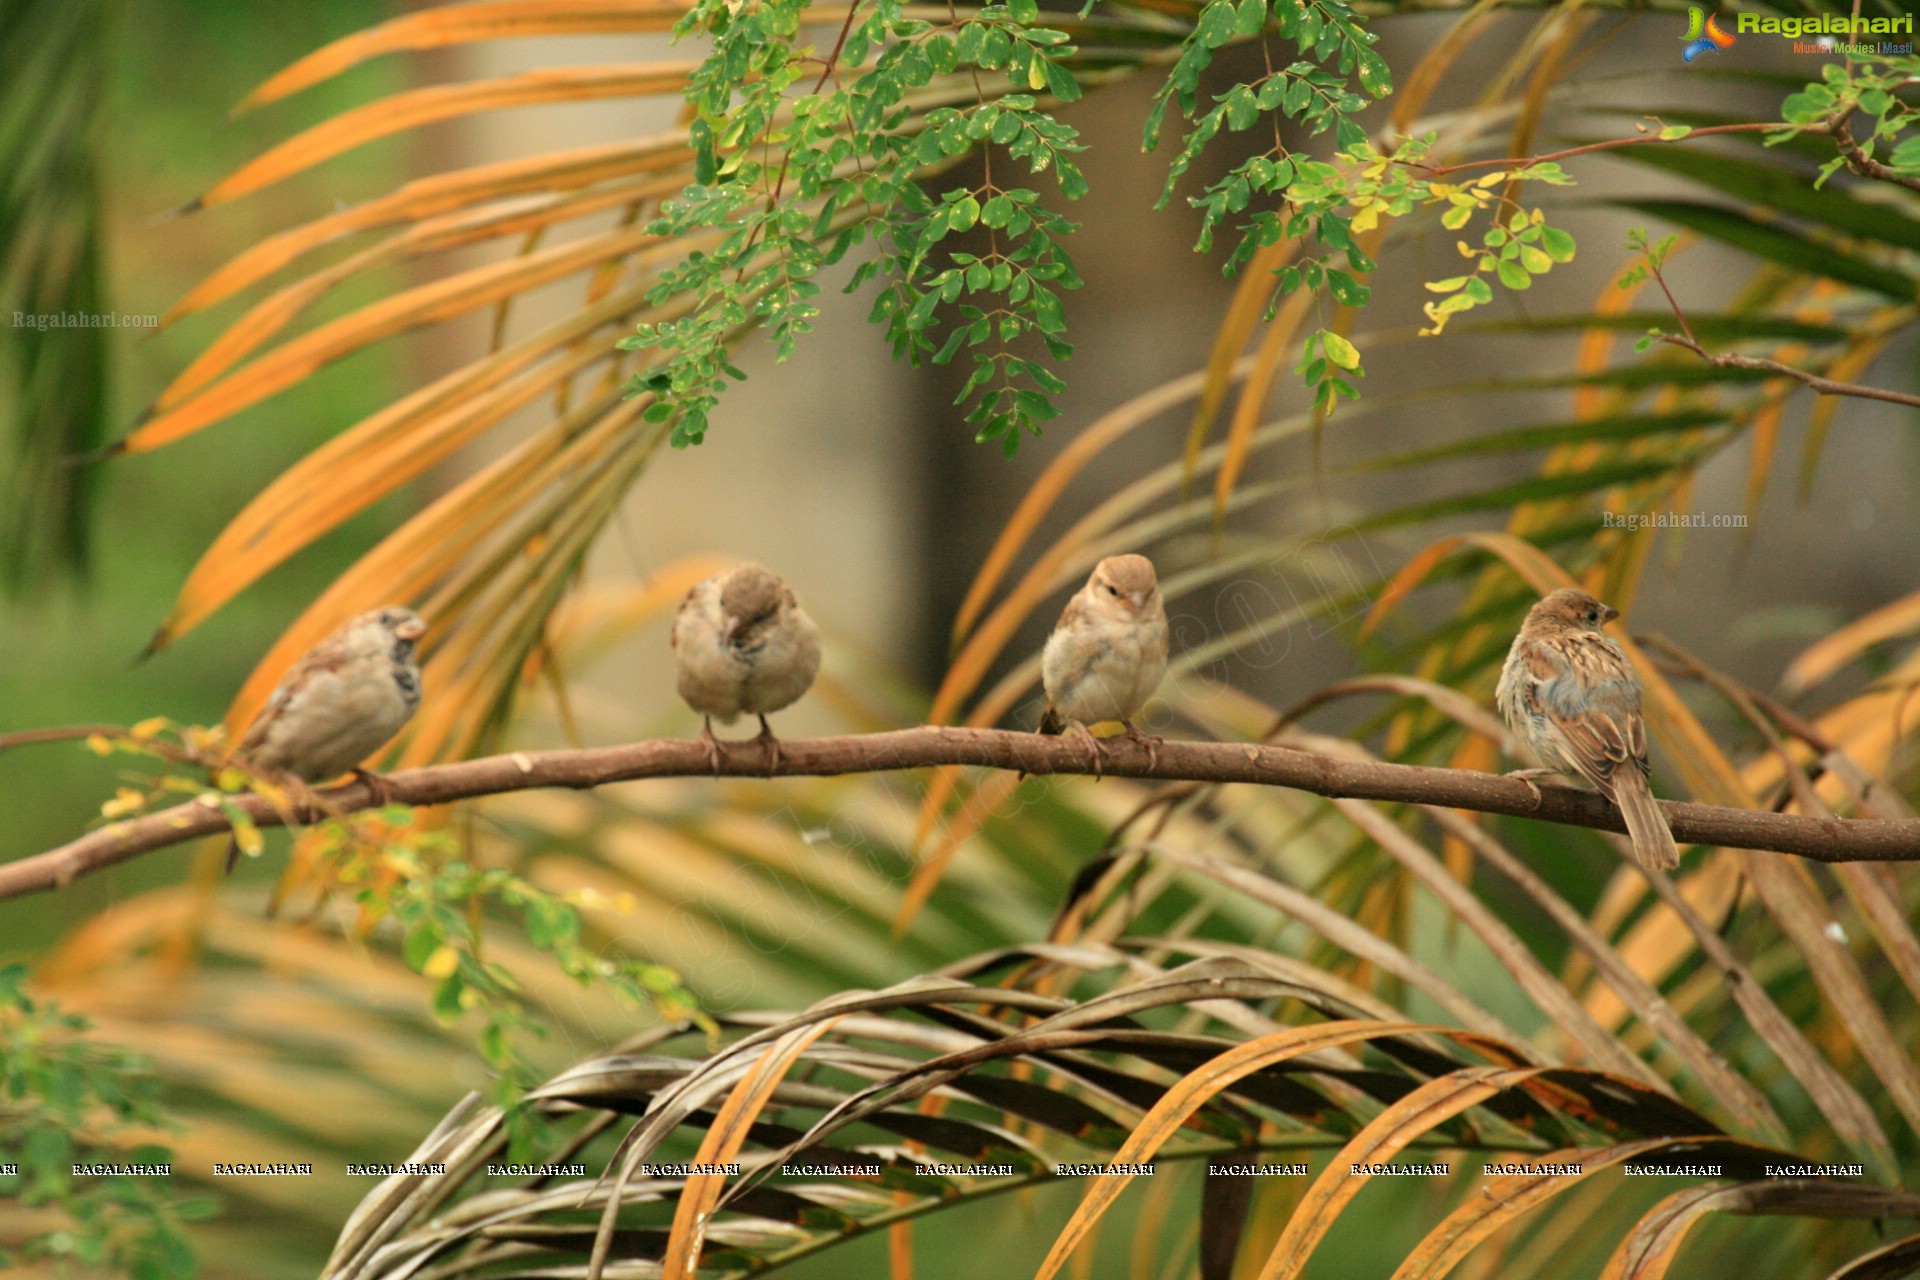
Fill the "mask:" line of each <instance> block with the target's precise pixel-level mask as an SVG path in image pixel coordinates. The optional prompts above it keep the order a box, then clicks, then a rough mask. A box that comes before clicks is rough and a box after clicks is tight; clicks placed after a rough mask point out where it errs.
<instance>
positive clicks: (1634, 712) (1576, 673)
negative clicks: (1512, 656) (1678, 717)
mask: <svg viewBox="0 0 1920 1280" xmlns="http://www.w3.org/2000/svg"><path fill="white" fill-rule="evenodd" d="M1545 647H1546V646H1536V649H1535V652H1534V653H1532V654H1530V655H1529V657H1528V661H1529V665H1530V666H1531V667H1532V669H1533V671H1534V672H1535V674H1536V677H1537V676H1538V673H1539V672H1540V670H1541V668H1542V667H1543V666H1545V667H1551V666H1553V665H1554V664H1553V662H1552V659H1551V658H1546V657H1544V656H1542V655H1541V654H1540V653H1539V649H1541V648H1545ZM1553 648H1554V649H1555V650H1556V655H1555V656H1557V657H1559V658H1560V659H1562V660H1563V661H1564V663H1565V666H1564V669H1563V670H1561V671H1559V672H1558V673H1556V674H1555V675H1554V676H1552V677H1550V678H1548V679H1545V680H1541V679H1538V678H1536V680H1535V681H1534V683H1533V685H1532V692H1531V696H1532V697H1533V698H1534V699H1535V700H1536V702H1537V705H1538V706H1539V708H1540V710H1541V711H1542V712H1543V713H1544V714H1545V716H1546V718H1547V720H1548V721H1549V722H1550V723H1551V724H1552V725H1553V727H1554V728H1555V729H1556V730H1558V731H1559V735H1560V740H1561V742H1562V744H1563V745H1564V748H1565V750H1566V752H1567V756H1568V761H1569V763H1571V764H1573V765H1574V766H1575V767H1577V768H1578V769H1579V771H1580V773H1581V774H1582V775H1583V776H1585V777H1586V778H1587V779H1588V780H1589V781H1591V782H1592V783H1593V784H1594V785H1595V786H1597V787H1599V788H1600V789H1601V790H1602V791H1604V792H1606V793H1607V795H1608V796H1611V795H1612V794H1613V776H1614V774H1615V772H1616V771H1617V770H1618V769H1619V768H1620V766H1621V765H1623V764H1625V763H1627V762H1628V761H1632V762H1633V764H1634V766H1635V767H1636V768H1638V769H1639V770H1640V771H1641V772H1642V773H1646V772H1647V771H1648V764H1647V726H1646V721H1645V719H1644V718H1643V717H1642V716H1641V714H1640V691H1639V686H1638V685H1637V684H1636V683H1635V682H1634V679H1633V673H1632V672H1631V671H1630V670H1629V669H1628V667H1627V660H1626V655H1625V654H1623V653H1621V652H1620V651H1619V650H1618V649H1617V648H1615V647H1614V646H1613V645H1612V644H1611V643H1610V642H1608V641H1606V640H1604V639H1598V640H1596V639H1593V638H1589V637H1570V638H1568V639H1566V640H1564V641H1562V642H1560V643H1558V644H1555V645H1554V646H1553Z"/></svg>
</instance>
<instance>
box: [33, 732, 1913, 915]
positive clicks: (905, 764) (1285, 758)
mask: <svg viewBox="0 0 1920 1280" xmlns="http://www.w3.org/2000/svg"><path fill="white" fill-rule="evenodd" d="M1104 755H1105V761H1104V769H1105V772H1106V773H1108V774H1110V775H1112V776H1114V777H1122V778H1150V779H1155V780H1159V781H1168V782H1172V781H1184V782H1241V783H1252V784H1255V785H1262V786H1277V787H1291V788H1293V789H1295V790H1298V791H1307V792H1311V793H1313V794H1314V795H1320V796H1327V797H1329V798H1347V797H1352V798H1355V799H1362V800H1386V801H1401V802H1405V803H1409V804H1428V805H1444V806H1446V807H1448V808H1453V809H1470V810H1474V811H1476V812H1479V813H1493V814H1504V815H1507V816H1510V817H1522V818H1538V819H1540V820H1541V821H1544V822H1555V823H1559V824H1561V825H1564V826H1575V827H1591V828H1593V829H1595V830H1598V831H1615V832H1621V831H1625V830H1626V825H1625V824H1624V823H1623V822H1622V821H1621V819H1620V814H1619V811H1618V810H1616V809H1615V808H1614V807H1613V806H1612V805H1611V804H1609V803H1608V802H1607V801H1606V800H1604V799H1602V798H1601V797H1600V796H1598V795H1595V794H1593V793H1592V792H1588V791H1579V790H1575V789H1573V788H1570V787H1556V786H1546V787H1540V788H1538V790H1537V791H1536V790H1535V789H1534V788H1533V787H1532V786H1530V785H1529V784H1528V783H1526V782H1524V781H1522V780H1520V779H1518V778H1508V777H1503V776H1501V775H1499V774H1493V773H1479V772H1475V771H1472V770H1467V769H1438V768H1429V767H1426V766H1421V765H1405V764H1386V763H1379V762H1369V761H1351V760H1336V759H1333V758H1331V757H1328V756H1322V755H1315V754H1313V753H1311V752H1306V751H1300V750H1296V749H1294V748H1291V747H1276V746H1259V745H1256V744H1254V743H1246V742H1165V743H1162V744H1160V746H1159V748H1158V751H1157V765H1156V766H1152V767H1150V766H1149V763H1148V753H1147V750H1146V748H1145V746H1144V745H1142V744H1140V743H1135V742H1130V741H1128V740H1126V739H1123V738H1116V739H1111V740H1109V741H1108V742H1107V743H1106V744H1105V747H1104ZM768 764H769V760H768V756H767V749H766V747H765V746H764V745H762V744H760V743H758V742H755V741H744V742H735V743H731V744H727V746H726V754H725V756H724V757H723V758H722V761H721V766H720V772H721V774H722V775H725V776H732V777H755V776H759V777H764V776H767V775H768V774H769V769H768ZM934 765H975V766H979V767H982V768H989V769H1018V770H1022V771H1024V772H1026V773H1031V774H1084V773H1089V772H1091V771H1092V764H1091V761H1090V760H1089V757H1088V753H1087V748H1086V744H1085V743H1084V742H1083V741H1078V740H1075V739H1073V738H1046V737H1041V736H1039V735H1038V734H1032V733H1015V732H1011V731H1008V730H1003V729H954V728H946V727H940V726H927V727H924V728H918V729H901V730H898V731H896V732H892V733H871V734H861V735H857V736H852V737H840V738H814V739H810V740H807V741H804V742H784V743H782V744H781V745H780V766H779V768H778V769H777V770H774V771H772V772H773V773H775V774H777V775H778V776H782V777H795V776H815V777H818V776H831V775H838V774H848V773H880V772H886V771H890V770H895V769H923V768H927V767H929V766H934ZM708 772H709V767H708V763H707V752H706V748H705V746H704V745H702V744H701V742H700V741H699V740H698V739H695V738H673V739H660V740H655V741H652V742H634V743H629V744H627V745H625V746H617V747H593V748H588V749H586V750H576V751H543V752H514V753H512V754H509V755H502V756H488V757H486V758H484V759H480V760H463V761H459V762H456V763H454V764H441V765H431V766H428V767H426V768H422V769H408V770H406V771H405V772H402V773H395V774H390V775H388V776H387V777H386V779H385V782H386V790H387V791H388V792H389V793H390V798H391V799H392V800H393V801H394V802H396V803H400V804H410V805H437V804H448V803H451V802H453V801H456V800H467V799H472V798H474V797H476V796H489V795H500V794H503V793H505V792H510V791H528V790H534V789H538V788H544V787H569V788H573V789H575V790H588V789H591V788H594V787H602V786H606V785H607V784H609V783H614V782H626V781H631V780H634V779H639V778H671V777H699V776H702V775H705V774H707V773H708ZM382 798H383V797H379V796H376V795H375V794H374V790H373V789H371V788H369V787H368V786H367V785H366V784H365V783H361V782H351V783H347V784H345V785H343V786H340V787H336V788H333V789H332V790H330V791H325V792H322V793H320V795H319V796H318V800H319V801H320V803H322V804H324V805H325V806H326V811H321V810H318V809H315V808H313V807H311V806H308V807H302V808H299V809H296V810H295V811H294V813H293V814H292V816H293V818H294V819H295V820H296V821H299V822H316V821H322V820H324V819H326V818H327V817H330V816H340V815H343V814H346V813H351V812H353V811H355V810H359V809H367V808H372V807H374V806H375V805H377V804H378V803H380V801H381V799H382ZM232 803H233V804H235V805H237V806H238V807H239V808H240V809H241V810H242V811H244V812H245V813H246V814H247V815H248V816H249V817H250V818H252V819H253V821H254V822H255V823H256V824H257V825H259V826H262V827H272V826H283V825H285V823H286V816H285V815H282V814H281V813H279V812H278V811H277V810H275V809H274V808H273V806H272V805H271V804H269V803H268V802H267V801H266V800H265V799H264V798H263V797H260V796H254V795H248V796H237V797H234V798H233V801H232ZM1661 808H1662V809H1664V810H1665V811H1666V815H1667V821H1668V823H1669V824H1670V825H1671V826H1672V828H1673V834H1674V838H1675V839H1676V840H1678V841H1679V842H1680V843H1681V844H1705V845H1716V846H1723V847H1727V848H1737V849H1763V850H1771V851H1773V852H1777V853H1793V854H1799V855H1800V856H1802V857H1805V858H1812V859H1814V860H1816V861H1819V862H1905V861H1920V820H1892V819H1879V818H1876V819H1842V818H1819V817H1808V816H1805V815H1801V814H1783V813H1769V812H1762V811H1759V810H1748V809H1727V808H1719V807H1715V806H1712V805H1700V804H1683V803H1679V802H1675V801H1671V800H1667V801H1662V802H1661ZM226 830H228V824H227V819H226V816H225V815H224V814H223V813H222V812H221V811H220V809H219V808H217V807H215V806H213V805H210V804H205V803H201V802H199V801H193V802H189V803H187V804H183V805H178V806H176V807H174V808H172V809H167V810H164V811H162V812H159V813H151V814H147V815H145V816H143V817H139V818H132V819H128V820H126V821H123V822H116V823H112V824H110V825H108V826H105V827H102V828H100V829H99V830H97V831H92V832H89V833H88V834H86V835H84V836H81V837H80V838H79V839H77V840H74V841H72V842H71V843H68V844H65V845H62V846H61V847H59V848H58V849H52V850H49V851H48V852H46V853H40V854H35V855H33V856H32V857H28V858H22V859H20V860H18V861H16V862H11V863H8V864H6V865H4V866H0V899H5V898H17V897H20V896H22V895H25V894H30V893H39V892H43V891H46V890H50V889H60V888H64V887H65V886H66V885H68V884H71V883H72V882H73V881H74V880H76V879H78V878H79V877H81V876H83V875H87V874H89V873H91V872H94V871H98V870H100V869H102V868H103V867H110V866H113V865H114V864H116V863H120V862H125V861H127V860H128V859H130V858H135V857H138V856H140V855H141V854H144V853H151V852H154V851H155V850H158V849H165V848H169V847H171V846H173V845H178V844H184V843H186V842H187V841H189V840H194V839H198V838H200V837H202V836H210V835H218V834H220V833H222V832H225V831H226Z"/></svg>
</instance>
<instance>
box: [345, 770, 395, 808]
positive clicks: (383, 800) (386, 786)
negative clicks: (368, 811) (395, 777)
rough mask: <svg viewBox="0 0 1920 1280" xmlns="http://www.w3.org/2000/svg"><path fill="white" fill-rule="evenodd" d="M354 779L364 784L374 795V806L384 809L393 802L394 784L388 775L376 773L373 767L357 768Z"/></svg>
mask: <svg viewBox="0 0 1920 1280" xmlns="http://www.w3.org/2000/svg"><path fill="white" fill-rule="evenodd" d="M353 777H354V781H356V782H359V783H361V784H363V785H364V786H365V787H366V789H367V791H368V793H369V794H370V795H371V796H372V797H373V808H375V809H384V808H386V807H387V806H388V805H390V804H392V803H393V784H392V783H391V782H388V781H387V779H386V775H384V774H379V773H375V772H374V771H373V770H371V769H355V770H354V771H353Z"/></svg>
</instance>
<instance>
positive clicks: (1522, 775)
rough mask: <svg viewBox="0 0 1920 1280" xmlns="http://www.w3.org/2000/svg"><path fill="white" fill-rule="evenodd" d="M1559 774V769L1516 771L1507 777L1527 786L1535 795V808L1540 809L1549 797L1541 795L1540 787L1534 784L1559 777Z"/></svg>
mask: <svg viewBox="0 0 1920 1280" xmlns="http://www.w3.org/2000/svg"><path fill="white" fill-rule="evenodd" d="M1559 772H1560V771H1559V770H1558V769H1515V770H1514V771H1513V772H1512V773H1509V774H1507V775H1506V776H1507V777H1509V778H1516V779H1518V780H1519V781H1521V782H1524V783H1526V784H1527V790H1528V791H1530V792H1532V793H1533V807H1534V808H1535V809H1538V808H1539V807H1540V806H1541V805H1542V804H1544V803H1546V799H1547V797H1546V796H1545V795H1544V794H1542V793H1541V790H1540V788H1539V786H1538V785H1536V784H1535V783H1534V779H1535V778H1552V777H1556V776H1558V775H1559Z"/></svg>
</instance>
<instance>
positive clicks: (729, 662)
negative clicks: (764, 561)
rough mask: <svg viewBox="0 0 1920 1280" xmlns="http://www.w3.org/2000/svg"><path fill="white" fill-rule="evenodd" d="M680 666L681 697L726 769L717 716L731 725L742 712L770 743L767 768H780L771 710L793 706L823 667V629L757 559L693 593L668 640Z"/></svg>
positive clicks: (716, 762) (713, 757) (711, 755)
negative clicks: (696, 716) (715, 732)
mask: <svg viewBox="0 0 1920 1280" xmlns="http://www.w3.org/2000/svg"><path fill="white" fill-rule="evenodd" d="M669 640H670V641H671V643H672V645H673V656H674V660H675V662H676V663H678V664H679V668H680V682H679V683H680V696H681V697H682V698H684V699H685V700H686V703H687V705H688V706H690V707H692V708H693V709H694V710H695V711H698V712H699V713H700V715H701V716H702V718H703V722H702V725H701V729H700V739H701V741H703V742H705V743H706V744H707V759H708V761H709V762H711V764H712V765H713V771H714V773H715V774H716V775H717V774H718V773H719V772H720V744H719V742H718V741H716V740H715V738H714V736H713V720H714V717H715V716H718V717H719V718H720V723H721V724H732V723H733V722H734V720H735V719H737V718H738V717H739V716H740V715H741V714H742V713H745V714H746V715H750V716H758V717H759V718H760V734H759V736H758V737H757V738H756V739H755V741H757V742H764V743H766V744H767V761H768V765H767V770H768V773H769V774H771V773H772V772H773V771H774V770H777V769H778V768H779V767H780V743H779V740H778V739H776V738H775V737H774V736H773V726H772V725H769V724H768V723H767V716H768V714H769V713H770V712H774V711H779V710H782V709H784V708H786V707H790V706H792V705H793V704H794V703H796V702H798V701H799V700H800V697H801V695H802V694H804V693H806V691H807V690H808V689H810V688H812V687H813V678H814V676H815V675H817V674H818V673H819V671H820V628H819V627H816V626H815V625H814V624H813V619H812V618H809V617H808V616H807V611H806V610H805V609H802V608H801V607H800V602H799V601H798V600H797V599H795V598H794V594H793V588H792V587H789V586H788V585H787V584H786V583H785V582H783V581H782V580H781V579H780V578H779V577H778V576H777V575H775V574H774V573H772V572H771V571H770V570H767V569H764V568H762V567H761V566H759V565H757V564H743V565H739V566H736V567H735V568H732V569H729V570H727V571H726V572H725V573H720V574H715V575H714V576H713V577H711V578H708V579H707V580H706V581H704V582H701V583H699V584H698V585H696V586H695V587H694V588H693V590H691V591H689V592H687V598H686V599H685V600H683V601H681V602H680V612H679V613H677V614H676V615H674V619H673V632H672V635H671V636H670V637H669Z"/></svg>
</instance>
